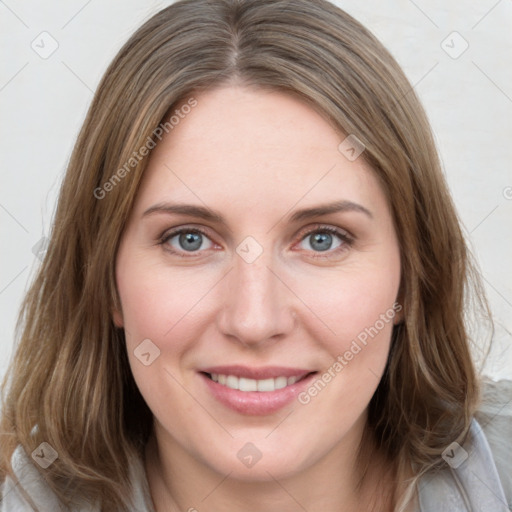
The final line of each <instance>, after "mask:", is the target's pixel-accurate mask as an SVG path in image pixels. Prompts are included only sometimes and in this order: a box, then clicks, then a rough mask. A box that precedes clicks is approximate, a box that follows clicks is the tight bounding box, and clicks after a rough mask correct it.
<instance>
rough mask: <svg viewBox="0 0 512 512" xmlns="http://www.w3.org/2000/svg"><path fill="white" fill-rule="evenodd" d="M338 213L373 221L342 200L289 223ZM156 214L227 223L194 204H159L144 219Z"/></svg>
mask: <svg viewBox="0 0 512 512" xmlns="http://www.w3.org/2000/svg"><path fill="white" fill-rule="evenodd" d="M338 212H358V213H363V214H365V215H366V216H368V217H369V218H370V219H373V214H372V212H371V211H370V210H368V209H367V208H365V207H364V206H362V205H360V204H358V203H354V202H352V201H346V200H341V201H336V202H334V203H327V204H322V205H318V206H314V207H312V208H303V209H301V210H297V211H296V212H295V213H293V215H291V216H290V217H289V222H299V221H303V220H306V219H311V218H313V217H320V216H322V215H328V214H330V213H338ZM154 213H167V214H181V215H189V216H191V217H198V218H201V219H204V220H208V221H211V222H216V223H218V224H225V223H226V222H225V221H224V219H223V217H222V215H221V214H220V213H218V212H215V211H214V210H211V209H210V208H206V207H204V206H199V205H193V204H171V203H158V204H155V205H154V206H151V207H150V208H148V209H147V210H146V211H145V212H144V213H143V214H142V217H146V216H148V215H152V214H154Z"/></svg>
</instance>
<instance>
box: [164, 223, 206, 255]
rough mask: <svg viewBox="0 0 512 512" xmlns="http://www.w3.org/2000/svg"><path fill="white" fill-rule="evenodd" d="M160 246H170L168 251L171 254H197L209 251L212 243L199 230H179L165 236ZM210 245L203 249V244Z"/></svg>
mask: <svg viewBox="0 0 512 512" xmlns="http://www.w3.org/2000/svg"><path fill="white" fill-rule="evenodd" d="M161 243H162V244H167V245H168V246H170V247H169V248H168V250H170V251H171V252H173V253H178V254H179V253H180V252H183V251H184V252H197V251H199V250H200V249H211V247H212V245H213V244H212V241H211V240H210V239H209V238H208V237H207V236H206V234H205V233H203V232H202V231H201V230H200V229H197V228H194V229H190V228H180V229H176V230H175V231H172V232H171V233H168V234H166V235H165V237H164V238H163V239H162V241H161ZM205 243H206V244H208V243H209V244H210V245H207V247H204V245H203V244H205Z"/></svg>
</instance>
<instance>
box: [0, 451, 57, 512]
mask: <svg viewBox="0 0 512 512" xmlns="http://www.w3.org/2000/svg"><path fill="white" fill-rule="evenodd" d="M11 465H12V469H13V471H14V475H15V477H14V478H13V477H11V476H7V477H6V479H5V481H4V482H3V483H2V486H1V496H2V501H1V502H0V512H28V511H33V510H34V507H33V506H32V505H31V504H30V501H32V502H33V503H34V505H35V506H36V507H38V508H39V509H41V510H60V509H61V507H60V505H59V501H58V499H57V497H56V496H55V494H54V493H53V491H52V490H51V489H50V488H49V487H48V486H47V485H46V483H45V481H44V479H43V478H42V477H41V475H40V474H39V471H38V470H37V469H36V468H35V467H34V465H33V462H32V461H31V460H30V459H29V457H28V456H27V454H26V453H25V451H24V450H23V448H22V446H21V445H18V446H17V448H16V450H15V451H14V453H13V455H12V458H11Z"/></svg>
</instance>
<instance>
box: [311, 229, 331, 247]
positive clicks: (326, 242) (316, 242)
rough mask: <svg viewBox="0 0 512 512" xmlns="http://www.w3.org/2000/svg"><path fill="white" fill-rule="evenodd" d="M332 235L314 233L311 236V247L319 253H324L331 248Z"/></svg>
mask: <svg viewBox="0 0 512 512" xmlns="http://www.w3.org/2000/svg"><path fill="white" fill-rule="evenodd" d="M331 244H332V235H330V234H329V233H316V234H315V235H313V241H312V243H311V247H313V249H317V250H319V251H326V250H327V249H329V248H330V247H331Z"/></svg>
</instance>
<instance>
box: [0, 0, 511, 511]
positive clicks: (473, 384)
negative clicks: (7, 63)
mask: <svg viewBox="0 0 512 512" xmlns="http://www.w3.org/2000/svg"><path fill="white" fill-rule="evenodd" d="M471 277H473V278H474V284H475V285H476V290H477V294H478V295H477V296H478V297H482V295H481V292H480V288H479V285H478V280H477V279H476V274H473V273H472V266H471V263H470V261H469V256H468V253H467V250H466V246H465V243H464V240H463V237H462V234H461V231H460V228H459V224H458V220H457V216H456V213H455V211H454V207H453V203H452V201H451V198H450V196H449V193H448V191H447V187H446V184H445V182H444V179H443V175H442V172H441V170H440V165H439V161H438V157H437V154H436V150H435V146H434V143H433V140H432V136H431V132H430V128H429V125H428V122H427V120H426V117H425V114H424V112H423V110H422V107H421V105H420V104H419V102H418V99H417V97H416V96H415V94H414V91H413V90H412V88H411V86H410V84H409V83H408V81H407V80H406V78H405V77H404V75H403V73H402V71H401V70H400V68H399V67H398V65H397V64H396V62H395V61H394V60H393V58H392V57H391V56H390V55H389V53H388V52H387V51H386V50H385V49H384V48H383V47H382V45H381V44H380V43H379V42H378V41H376V39H375V38H374V37H373V36H372V35H371V34H370V33H369V32H368V31H367V30H366V29H364V28H363V27H362V26H361V25H360V24H359V23H357V22H356V21H355V20H353V19H352V18H351V17H350V16H348V15H347V14H346V13H344V12H343V11H341V10H339V9H338V8H336V7H335V6H333V5H331V4H330V3H327V2H325V1H320V0H315V1H306V0H292V1H286V2H284V1H270V0H262V1H256V2H247V1H233V0H222V1H205V0H185V1H181V2H177V3H175V4H173V5H171V6H170V7H168V8H166V9H164V10H163V11H161V12H160V13H158V14H157V15H156V16H154V17H153V18H152V19H150V20H149V21H148V22H147V23H146V24H144V25H143V26H142V27H141V28H140V29H139V30H138V31H137V32H136V33H135V34H134V35H133V36H132V37H131V38H130V40H129V41H128V42H127V43H126V45H125V46H124V47H123V48H122V49H121V51H120V52H119V54H118V55H117V57H116V58H115V59H114V62H113V63H112V64H111V66H110V67H109V69H108V70H107V72H106V74H105V77H104V78H103V80H102V82H101V84H100V86H99V88H98V91H97V94H96V96H95V98H94V101H93V104H92V105H91V108H90V111H89V114H88V116H87V119H86V121H85V124H84V127H83V129H82V131H81V133H80V136H79V139H78V141H77V144H76V147H75V150H74V153H73V156H72V159H71V161H70V164H69V168H68V172H67V174H66V177H65V180H64V183H63V186H62V190H61V194H60V198H59V203H58V209H57V213H56V218H55V224H54V230H53V233H52V237H51V242H50V245H49V248H48V251H47V254H46V257H45V260H44V262H43V264H42V267H41V270H40V273H39V275H38V277H37V279H36V281H35V283H34V284H33V287H32V288H31V290H30V292H29V294H28V295H27V298H26V300H25V303H24V308H23V311H22V317H21V318H22V320H23V322H24V324H23V325H24V328H23V333H22V337H21V340H20V344H19V347H18V349H17V353H16V357H15V360H14V362H13V364H12V366H11V368H10V372H9V375H8V377H7V379H6V381H5V382H4V404H3V410H2V414H3V416H2V450H1V453H2V473H3V475H4V477H5V483H4V484H3V489H2V492H3V501H2V504H3V507H4V509H5V510H13V509H19V510H30V509H31V508H29V507H32V508H33V509H35V510H58V509H59V507H61V506H63V505H65V506H68V507H69V508H70V509H72V510H95V511H99V510H103V511H117V510H144V511H156V512H161V511H163V510H189V511H193V510H199V511H201V510H208V511H214V512H215V511H220V510H222V511H229V510H240V509H243V510H247V511H252V510H266V511H274V510H280V511H282V510H287V511H296V510H297V511H298V510H308V511H315V510H328V511H332V512H334V511H338V510H346V511H352V510H354V511H355V510H358V511H363V510H364V511H377V510H378V511H380V512H383V511H391V510H400V511H416V510H421V511H422V512H425V511H430V510H432V511H434V510H435V511H439V510H443V507H445V510H461V511H462V510H486V511H487V510H493V511H494V510H501V509H503V510H506V508H504V507H507V499H508V500H510V499H511V496H510V473H507V468H506V464H507V463H508V461H509V460H510V457H509V455H507V453H508V454H510V446H508V445H506V444H505V443H503V442H502V439H505V436H506V435H507V432H508V433H509V434H510V421H507V417H506V416H504V414H503V412H501V413H500V414H499V415H498V417H497V419H498V420H499V421H495V420H496V413H497V412H498V410H499V408H500V407H502V406H505V405H506V403H507V401H510V400H511V399H512V396H511V390H510V387H508V388H507V389H506V388H505V387H503V389H501V388H500V390H499V391H500V394H499V396H498V397H497V398H495V399H494V400H489V401H482V400H481V397H480V394H479V390H480V384H479V377H478V375H477V373H476V370H475V367H474V364H473V361H472V358H471V354H470V342H469V337H468V334H467V331H466V326H465V324H464V307H465V299H466V294H467V291H468V286H469V285H470V284H471V283H472V281H471V279H470V278H471ZM481 304H482V305H483V306H484V308H485V301H484V299H483V298H482V299H481ZM505 384H506V383H505ZM485 390H486V391H485V392H486V393H487V394H489V393H493V392H494V393H496V387H489V388H487V387H486V388H485ZM492 404H497V405H496V407H497V409H496V410H495V411H494V412H493V411H492V410H490V409H489V407H491V406H492ZM478 418H480V421H479V420H478ZM505 422H506V423H505ZM502 423H503V425H502ZM497 425H498V426H497ZM496 428H499V432H498V434H493V433H492V431H493V429H496ZM482 429H484V430H482ZM499 436H502V437H499ZM488 438H489V439H488ZM488 440H493V442H494V441H495V443H496V444H493V449H491V447H490V445H489V442H488ZM497 443H501V444H502V446H500V448H499V455H501V457H502V458H499V455H498V453H497V452H498V449H497ZM493 450H494V451H493ZM446 507H451V508H446Z"/></svg>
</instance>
